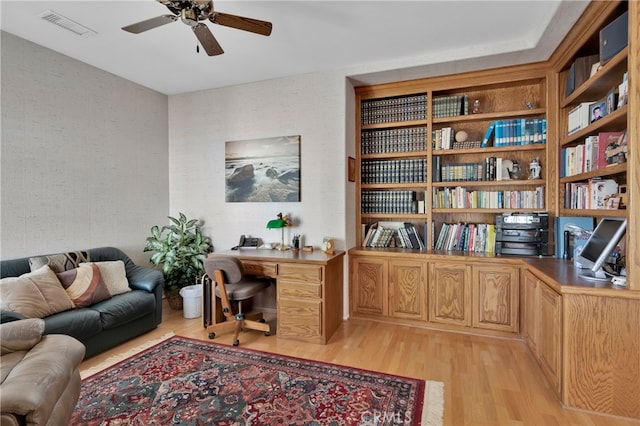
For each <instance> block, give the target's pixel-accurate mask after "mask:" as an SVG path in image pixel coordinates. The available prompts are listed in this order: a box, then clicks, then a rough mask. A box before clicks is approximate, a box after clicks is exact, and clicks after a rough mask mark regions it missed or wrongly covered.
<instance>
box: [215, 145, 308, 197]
mask: <svg viewBox="0 0 640 426" xmlns="http://www.w3.org/2000/svg"><path fill="white" fill-rule="evenodd" d="M300 141H301V136H300V135H288V136H276V137H270V138H259V139H246V140H235V141H227V142H225V157H224V170H225V201H226V202H228V203H229V202H232V203H276V202H300Z"/></svg>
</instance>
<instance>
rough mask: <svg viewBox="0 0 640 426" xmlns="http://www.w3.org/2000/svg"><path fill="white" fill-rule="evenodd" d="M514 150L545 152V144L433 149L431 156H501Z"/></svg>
mask: <svg viewBox="0 0 640 426" xmlns="http://www.w3.org/2000/svg"><path fill="white" fill-rule="evenodd" d="M514 148H517V150H518V152H524V151H542V152H544V151H546V149H547V146H546V144H540V143H538V144H529V145H517V146H499V147H493V146H488V147H486V148H465V149H434V150H433V151H432V155H460V154H463V155H466V154H485V155H487V154H501V153H509V152H513V150H514Z"/></svg>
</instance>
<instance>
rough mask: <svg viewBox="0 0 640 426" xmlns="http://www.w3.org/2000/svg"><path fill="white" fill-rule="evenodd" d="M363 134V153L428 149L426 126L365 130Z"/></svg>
mask: <svg viewBox="0 0 640 426" xmlns="http://www.w3.org/2000/svg"><path fill="white" fill-rule="evenodd" d="M361 136H362V137H361V144H362V145H361V148H360V151H361V152H362V154H387V153H390V152H412V151H425V150H426V149H427V128H426V127H407V128H401V129H380V130H363V131H362V135H361Z"/></svg>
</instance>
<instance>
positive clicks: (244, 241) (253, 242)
mask: <svg viewBox="0 0 640 426" xmlns="http://www.w3.org/2000/svg"><path fill="white" fill-rule="evenodd" d="M259 245H260V239H259V238H252V237H245V236H244V235H240V242H239V243H238V245H237V246H235V247H232V248H231V250H238V249H239V248H258V246H259Z"/></svg>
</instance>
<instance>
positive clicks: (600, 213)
mask: <svg viewBox="0 0 640 426" xmlns="http://www.w3.org/2000/svg"><path fill="white" fill-rule="evenodd" d="M560 216H587V217H626V216H627V210H624V209H618V210H607V209H597V210H593V209H587V210H585V209H560Z"/></svg>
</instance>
